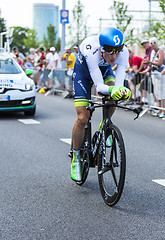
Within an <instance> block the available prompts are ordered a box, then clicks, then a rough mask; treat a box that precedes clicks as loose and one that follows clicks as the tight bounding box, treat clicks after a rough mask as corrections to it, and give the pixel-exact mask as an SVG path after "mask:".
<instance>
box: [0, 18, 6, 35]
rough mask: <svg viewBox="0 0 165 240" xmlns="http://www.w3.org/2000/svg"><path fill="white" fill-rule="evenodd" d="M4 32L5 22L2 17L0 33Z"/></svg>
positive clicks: (0, 19)
mask: <svg viewBox="0 0 165 240" xmlns="http://www.w3.org/2000/svg"><path fill="white" fill-rule="evenodd" d="M1 32H6V23H5V19H4V18H0V33H1Z"/></svg>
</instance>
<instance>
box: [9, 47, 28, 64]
mask: <svg viewBox="0 0 165 240" xmlns="http://www.w3.org/2000/svg"><path fill="white" fill-rule="evenodd" d="M12 56H13V58H14V59H15V60H16V61H17V62H18V64H19V65H20V66H22V65H23V60H24V59H25V56H24V55H23V53H20V52H19V50H18V48H17V47H13V48H12Z"/></svg>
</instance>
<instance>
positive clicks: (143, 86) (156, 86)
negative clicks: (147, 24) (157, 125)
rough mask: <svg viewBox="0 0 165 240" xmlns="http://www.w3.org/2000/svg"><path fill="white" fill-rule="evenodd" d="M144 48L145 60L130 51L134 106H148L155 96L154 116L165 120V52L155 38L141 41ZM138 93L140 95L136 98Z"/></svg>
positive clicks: (128, 76) (129, 80) (128, 74)
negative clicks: (149, 100) (150, 98)
mask: <svg viewBox="0 0 165 240" xmlns="http://www.w3.org/2000/svg"><path fill="white" fill-rule="evenodd" d="M141 45H142V46H143V48H144V56H143V58H142V57H140V56H136V55H135V54H134V53H133V51H131V49H129V66H128V68H127V70H126V80H127V86H128V87H129V88H130V90H131V94H132V95H131V96H132V97H131V99H130V100H129V102H130V103H132V104H135V103H137V104H140V105H145V104H148V99H149V96H151V94H152V96H153V101H154V102H153V109H157V111H154V112H153V115H154V116H158V117H160V118H165V52H164V50H163V49H162V48H160V47H159V42H158V40H157V39H156V38H155V37H152V38H150V39H144V40H143V41H141ZM137 86H138V90H139V91H138V92H140V94H139V95H138V97H137V96H136V94H137V93H138V92H137Z"/></svg>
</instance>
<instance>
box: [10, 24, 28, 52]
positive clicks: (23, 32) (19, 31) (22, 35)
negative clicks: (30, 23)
mask: <svg viewBox="0 0 165 240" xmlns="http://www.w3.org/2000/svg"><path fill="white" fill-rule="evenodd" d="M13 28H14V31H13V41H12V43H11V48H12V47H14V46H16V47H17V48H18V49H19V51H20V52H22V53H23V54H26V52H27V51H28V50H29V49H28V48H26V47H25V44H24V39H26V38H27V36H28V31H29V28H23V27H20V26H15V27H13Z"/></svg>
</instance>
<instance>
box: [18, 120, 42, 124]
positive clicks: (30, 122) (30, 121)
mask: <svg viewBox="0 0 165 240" xmlns="http://www.w3.org/2000/svg"><path fill="white" fill-rule="evenodd" d="M18 121H19V122H22V123H24V124H40V122H38V121H36V120H34V119H18Z"/></svg>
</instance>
